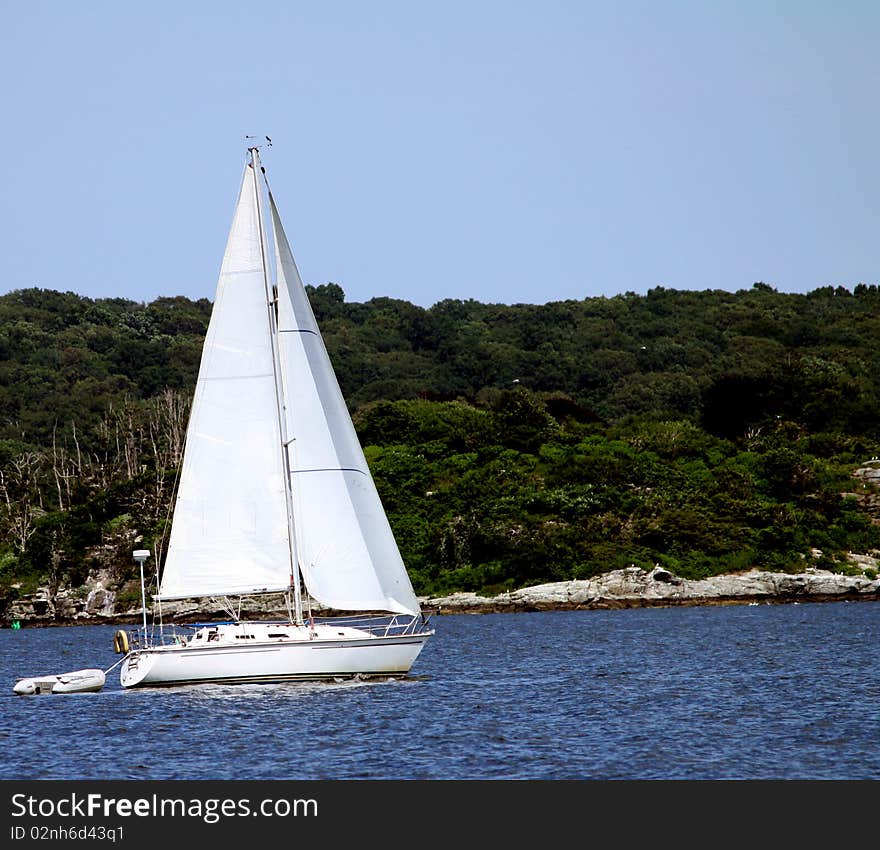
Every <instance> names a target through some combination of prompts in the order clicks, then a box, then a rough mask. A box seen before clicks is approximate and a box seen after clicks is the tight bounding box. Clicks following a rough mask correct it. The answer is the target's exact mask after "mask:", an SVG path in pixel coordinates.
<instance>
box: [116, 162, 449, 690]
mask: <svg viewBox="0 0 880 850" xmlns="http://www.w3.org/2000/svg"><path fill="white" fill-rule="evenodd" d="M267 213H268V214H267ZM267 219H268V229H270V232H271V245H270V239H269V237H268V235H267ZM270 256H272V257H273V262H270ZM134 555H135V559H136V560H138V561H139V562H140V565H141V591H142V594H144V607H143V611H144V623H143V627H142V632H133V633H131V637H129V633H127V632H125V631H120V632H117V636H116V639H115V646H116V649H117V652H119V653H120V654H122V655H123V656H124V657H123V659H122V660H121V664H120V682H121V684H122V686H123V687H125V688H136V687H149V686H153V687H156V686H169V685H188V684H202V683H214V682H221V683H246V682H279V681H297V680H340V679H342V680H344V679H347V678H355V677H358V678H370V677H393V678H397V677H402V676H405V675H406V674H407V673H408V672H409V670H410V668H411V667H412V665H413V663H414V662H415V660H416V658H417V657H418V655H419V653H420V652H421V650H422V648H423V647H424V645H425V643H426V641H427V640H428V639H429V638H430V637H431V636H432V635H433V634H434V630H433V628H432V627H431V625H430V623H429V620H430V616H428V617H427V618H426V617H425V616H424V615H423V613H422V611H421V606H420V604H419V601H418V598H417V597H416V595H415V593H414V591H413V587H412V584H411V582H410V579H409V576H408V575H407V572H406V567H405V565H404V563H403V559H402V557H401V554H400V551H399V549H398V547H397V543H396V541H395V538H394V535H393V532H392V530H391V527H390V524H389V522H388V519H387V516H386V514H385V511H384V510H383V507H382V504H381V500H380V498H379V494H378V492H377V490H376V486H375V483H374V481H373V478H372V476H371V474H370V470H369V468H368V466H367V463H366V460H365V458H364V454H363V451H362V448H361V445H360V443H359V441H358V437H357V433H356V431H355V428H354V425H353V423H352V420H351V417H350V415H349V413H348V408H347V406H346V404H345V400H344V398H343V395H342V392H341V390H340V388H339V384H338V382H337V379H336V376H335V374H334V371H333V367H332V364H331V362H330V358H329V356H328V354H327V351H326V348H325V346H324V341H323V339H322V337H321V333H320V330H319V328H318V324H317V322H316V321H315V316H314V313H313V312H312V309H311V306H310V304H309V300H308V295H307V293H306V290H305V288H304V286H303V283H302V280H301V278H300V274H299V271H298V270H297V266H296V263H295V261H294V258H293V254H292V252H291V249H290V244H289V242H288V240H287V236H286V235H285V233H284V228H283V227H282V224H281V218H280V216H279V213H278V208H277V206H276V203H275V198H274V196H273V195H272V192H271V191H270V189H269V184H268V180H267V178H266V173H265V169H264V167H263V165H262V164H261V159H260V149H259V147H258V146H253V147H250V148H249V149H248V156H247V160H246V162H245V165H244V173H243V175H242V179H241V185H240V190H239V195H238V201H237V204H236V207H235V212H234V215H233V220H232V226H231V229H230V232H229V237H228V240H227V244H226V251H225V254H224V256H223V262H222V265H221V269H220V276H219V280H218V283H217V290H216V296H215V299H214V305H213V309H212V312H211V318H210V322H209V325H208V330H207V333H206V336H205V341H204V347H203V350H202V357H201V363H200V367H199V374H198V380H197V383H196V388H195V393H194V396H193V403H192V408H191V412H190V419H189V424H188V427H187V436H186V443H185V448H184V455H183V461H182V465H181V470H180V480H179V484H178V488H177V493H176V496H175V499H174V511H173V516H172V522H171V531H170V536H169V540H168V548H167V553H166V557H165V563H164V569H163V570H162V573H161V576H160V577H159V576H158V571H157V579H158V588H157V590H158V592H157V594H156V595H155V597H154V609H153V613H154V616H155V614H156V612H157V611H158V612H159V616H160V625H159V627H158V629H157V627H156V626H155V624H154V626H153V628H152V629H151V631H150V632H148V630H147V622H146V610H147V606H146V597H145V590H144V571H143V563H144V560H145V559H146V557H148V556H149V550H139V551H137V552H135V553H134ZM269 593H275V594H279V593H280V594H284V599H285V600H286V612H287V618H286V619H285V620H283V621H281V622H263V621H259V620H256V621H246V620H241V619H239V617H238V615H237V612H238V610H239V609H240V608H241V604H240V603H241V600H242V599H243V598H246V597H251V596H254V595H258V594H269ZM208 597H212V598H214V599H217V600H221V602H222V604H223V606H224V609H225V611H226V612H227V613H228V614H229V618H228V619H226V620H224V621H222V622H214V623H203V624H197V625H196V626H194V627H192V628H190V629H189V630H187V632H186V633H185V634H181V630H180V629H178V628H177V626H174V627H173V628H172V627H171V626H163V625H162V624H161V605H162V603H163V602H167V601H169V600H181V599H195V598H202V599H204V598H208ZM236 599H237V600H238V609H237V608H236V601H235V600H236ZM313 600H314V602H315V603H317V604H316V606H315V607H318V606H319V605H320V606H322V607H323V608H325V609H328V611H329V615H328V616H325V617H315V616H314V615H313V610H312V601H313Z"/></svg>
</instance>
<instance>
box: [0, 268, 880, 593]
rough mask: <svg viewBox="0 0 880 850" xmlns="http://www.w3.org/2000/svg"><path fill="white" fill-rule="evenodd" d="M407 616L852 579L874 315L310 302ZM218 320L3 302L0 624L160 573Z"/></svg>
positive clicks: (873, 450)
mask: <svg viewBox="0 0 880 850" xmlns="http://www.w3.org/2000/svg"><path fill="white" fill-rule="evenodd" d="M309 291H310V295H311V297H312V299H313V306H314V309H315V313H316V316H317V318H318V321H319V323H320V324H321V327H322V330H323V332H324V336H325V340H326V343H327V348H328V350H329V353H330V356H331V358H332V359H333V362H334V365H335V366H336V369H337V373H338V375H339V378H340V383H341V385H342V389H343V392H344V394H345V396H346V398H347V399H348V401H349V406H350V409H351V410H352V412H353V415H354V420H355V425H356V427H357V429H358V432H359V434H360V436H361V439H362V442H363V443H364V445H365V447H366V454H367V458H368V461H369V462H370V465H371V468H372V469H373V472H374V476H375V478H376V481H377V484H378V487H379V490H380V493H381V494H382V497H383V500H384V502H385V505H386V508H387V510H388V513H389V517H390V520H391V523H392V526H393V528H394V530H395V532H396V534H397V536H398V541H399V543H400V546H401V549H402V552H403V555H404V559H405V560H406V562H407V564H408V567H409V569H410V573H411V576H412V579H413V583H414V584H415V587H416V590H417V592H419V593H422V594H427V593H432V594H433V593H440V592H446V591H451V590H458V589H462V590H464V589H467V590H477V591H492V592H497V591H498V590H500V589H503V588H508V589H513V588H515V587H519V586H522V585H525V584H532V583H536V582H540V581H545V580H561V579H566V578H580V577H587V576H591V575H595V574H598V573H601V572H605V571H607V570H610V569H615V568H618V567H621V566H626V565H629V564H636V565H641V566H644V567H646V568H650V567H651V566H653V565H654V564H655V563H659V564H661V565H663V566H666V567H668V568H669V569H671V570H672V571H674V572H676V573H678V574H679V575H682V576H687V577H698V576H704V575H710V574H715V573H721V572H730V571H733V570H737V569H742V568H746V567H749V566H757V567H762V568H768V569H769V568H772V569H776V570H778V569H783V570H799V569H802V568H803V567H804V566H805V565H808V564H810V563H815V560H813V558H814V556H813V554H812V552H813V550H814V549H818V550H821V552H822V555H821V564H822V565H823V566H826V567H831V568H838V569H841V570H845V569H847V568H848V567H847V566H846V564H845V561H844V560H843V555H844V553H846V552H847V551H858V552H868V551H871V550H873V549H874V548H880V526H877V525H875V524H873V523H872V522H871V520H870V518H869V516H868V515H867V513H866V512H865V510H864V509H863V506H862V505H861V504H860V501H859V499H858V498H856V497H855V496H853V495H851V496H849V497H847V496H845V494H860V493H865V492H867V491H866V489H865V485H863V484H861V483H859V482H857V481H855V480H854V479H853V477H852V473H853V471H854V469H856V468H857V467H858V466H859V465H860V464H861V463H863V462H864V461H865V460H866V459H869V458H871V457H873V456H876V455H880V354H878V347H877V345H876V342H877V341H878V340H880V292H878V290H877V287H876V286H866V285H859V286H857V287H855V289H854V290H853V291H849V290H847V289H844V288H842V287H837V288H833V287H825V288H822V289H818V290H815V291H813V292H811V293H809V294H805V295H794V294H785V293H779V292H776V291H775V290H774V289H772V288H771V287H770V286H767V285H765V284H762V283H758V284H755V285H754V286H753V287H752V288H751V289H748V290H742V291H740V292H737V293H728V292H721V291H714V290H707V291H703V292H683V291H676V290H669V289H663V288H657V289H653V290H650V291H649V292H648V293H647V295H645V296H639V295H636V294H633V293H626V294H623V295H619V296H616V297H613V298H587V299H584V300H582V301H564V302H555V303H549V304H544V305H530V304H517V305H503V304H482V303H479V302H477V301H451V300H449V301H442V302H440V303H438V304H435V305H434V306H433V307H431V308H428V309H425V308H422V307H419V306H416V305H413V304H410V303H408V302H405V301H398V300H393V299H388V298H376V299H373V300H371V301H368V302H366V303H348V302H346V301H345V298H344V293H343V291H342V289H341V288H340V287H338V286H336V285H335V284H328V285H325V286H319V287H316V288H309ZM210 311H211V304H210V302H209V301H207V300H201V301H197V302H192V301H189V300H188V299H186V298H180V297H178V298H161V299H158V300H156V301H154V302H152V303H149V304H140V303H136V302H132V301H127V300H124V299H100V300H91V299H88V298H83V297H80V296H77V295H75V294H72V293H58V292H53V291H46V290H39V289H28V290H18V291H15V292H12V293H10V294H8V295H5V296H2V297H0V608H2V606H3V604H4V601H7V602H8V600H10V599H11V598H14V596H15V595H16V594H19V593H25V592H27V591H28V590H30V589H32V588H33V587H34V586H36V584H37V583H40V582H43V583H49V584H50V586H52V587H53V588H57V587H61V586H69V585H72V586H74V587H76V586H79V585H81V584H82V583H83V581H84V580H85V577H86V575H87V574H88V572H89V570H90V569H93V568H95V567H97V566H99V565H102V564H103V565H106V564H109V565H111V566H113V568H114V570H115V573H116V577H117V579H118V581H119V584H120V587H123V586H124V584H125V582H126V581H127V580H128V579H129V578H130V577H131V573H132V568H133V566H134V564H133V563H132V561H131V550H132V548H135V544H136V545H137V546H145V547H147V548H151V549H152V550H154V551H155V552H156V553H157V554H158V556H159V558H160V559H161V555H162V551H163V540H164V534H165V532H166V528H167V520H168V511H169V504H170V498H171V493H172V490H173V485H174V480H175V473H176V469H177V465H178V463H179V460H180V457H181V452H182V448H183V443H184V436H185V431H186V417H187V412H188V405H189V396H190V393H191V391H192V387H193V385H194V382H195V376H196V371H197V368H198V362H199V357H200V352H201V343H202V338H203V336H204V333H205V329H206V327H207V322H208V319H209V317H210Z"/></svg>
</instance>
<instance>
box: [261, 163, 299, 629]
mask: <svg viewBox="0 0 880 850" xmlns="http://www.w3.org/2000/svg"><path fill="white" fill-rule="evenodd" d="M248 151H249V153H250V155H251V171H252V172H253V173H252V175H251V177H252V179H253V181H254V195H255V198H256V205H257V224H258V227H259V232H260V250H261V251H262V254H263V284H264V286H265V289H266V312H267V318H268V321H269V338H270V340H271V342H272V370H273V374H274V378H275V399H276V402H277V404H276V414H277V418H278V439H279V448H280V451H281V464H282V469H283V472H284V501H285V506H286V508H287V539H288V543H289V552H290V584H291V588H292V589H293V600H294V617H295V622H296V624H297V625H302V624H303V613H302V594H301V592H300V571H299V560H298V557H297V546H296V528H295V525H294V520H293V491H292V487H291V477H290V452H289V451H288V449H289V446H290V443H291V439H290V438H289V437H288V434H287V417H286V415H285V409H286V399H285V398H284V386H283V381H282V379H281V355H280V352H279V349H278V293H277V290H276V289H275V288H274V287H273V286H272V283H271V281H270V279H269V252H268V248H267V245H266V230H265V227H264V225H263V201H262V199H263V194H262V190H261V188H260V178H259V174H260V173H261V172H262V166H261V165H260V149H259V148H258V147H256V146H254V147H251V148H248Z"/></svg>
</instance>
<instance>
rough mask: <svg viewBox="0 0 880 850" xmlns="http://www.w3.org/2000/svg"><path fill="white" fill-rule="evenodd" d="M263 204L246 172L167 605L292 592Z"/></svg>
mask: <svg viewBox="0 0 880 850" xmlns="http://www.w3.org/2000/svg"><path fill="white" fill-rule="evenodd" d="M259 203H260V200H259V198H258V191H257V181H256V180H254V178H253V170H252V166H251V165H247V166H246V167H245V169H244V177H243V178H242V183H241V189H240V193H239V198H238V204H237V206H236V210H235V216H234V218H233V222H232V228H231V230H230V233H229V238H228V241H227V244H226V253H225V255H224V257H223V264H222V266H221V270H220V277H219V281H218V284H217V293H216V297H215V300H214V307H213V310H212V313H211V321H210V324H209V326H208V332H207V335H206V337H205V345H204V350H203V352H202V360H201V366H200V369H199V376H198V382H197V384H196V390H195V395H194V397H193V405H192V411H191V414H190V421H189V427H188V430H187V438H186V451H185V455H184V460H183V466H182V470H181V478H180V483H179V489H178V494H177V500H176V503H175V505H174V520H173V524H172V529H171V536H170V540H169V546H168V555H167V558H166V561H165V568H164V572H163V575H162V581H161V585H160V592H159V598H160V599H178V598H183V597H202V596H223V595H228V596H232V595H239V594H248V593H256V592H264V591H282V590H286V589H288V588H289V586H290V572H291V566H290V565H291V559H290V548H289V540H288V524H287V509H286V504H285V493H284V489H285V488H284V473H283V468H282V462H281V451H280V448H279V432H278V413H277V404H276V397H275V377H274V367H273V357H272V342H271V337H270V333H269V316H268V307H267V294H266V285H265V278H264V268H263V265H264V259H263V250H262V247H261V239H260V236H261V234H260V220H259V217H258V207H257V205H258V204H259Z"/></svg>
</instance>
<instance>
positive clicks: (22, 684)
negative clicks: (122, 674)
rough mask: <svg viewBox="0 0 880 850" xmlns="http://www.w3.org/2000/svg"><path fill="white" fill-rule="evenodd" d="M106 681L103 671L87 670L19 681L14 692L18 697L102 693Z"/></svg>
mask: <svg viewBox="0 0 880 850" xmlns="http://www.w3.org/2000/svg"><path fill="white" fill-rule="evenodd" d="M105 681H106V676H105V675H104V671H103V670H100V669H97V668H87V669H84V670H73V671H72V672H70V673H60V674H58V675H51V676H32V677H31V678H23V679H17V680H16V682H15V685H13V688H12V692H13V693H15V694H18V696H29V695H31V694H81V693H91V692H94V691H100V690H101V688H103V687H104V682H105Z"/></svg>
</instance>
